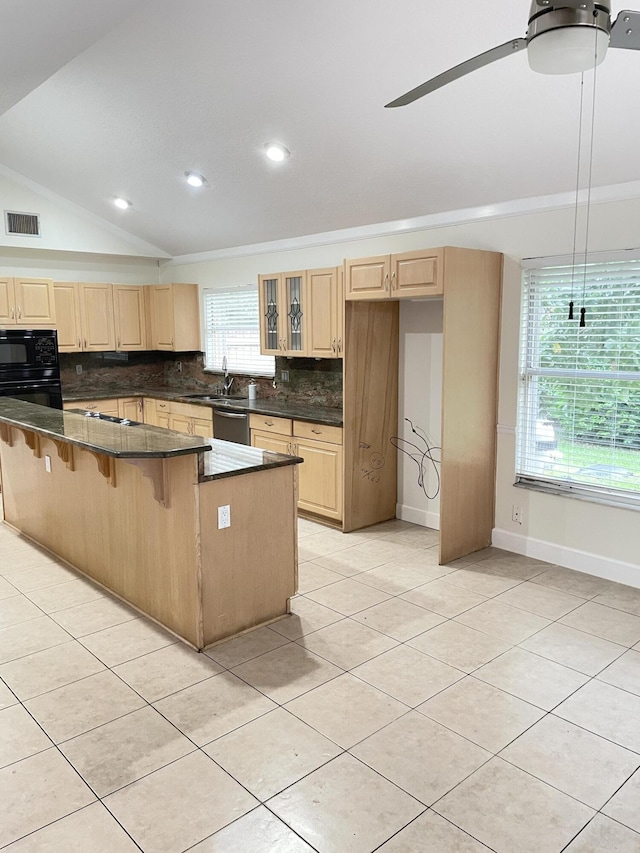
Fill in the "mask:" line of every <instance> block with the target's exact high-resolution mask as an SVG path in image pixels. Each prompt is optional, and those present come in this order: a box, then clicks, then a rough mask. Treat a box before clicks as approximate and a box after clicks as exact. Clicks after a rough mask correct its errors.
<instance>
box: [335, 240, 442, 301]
mask: <svg viewBox="0 0 640 853" xmlns="http://www.w3.org/2000/svg"><path fill="white" fill-rule="evenodd" d="M344 277H345V293H346V299H347V300H359V299H360V300H367V301H372V300H377V299H403V298H406V299H409V298H419V297H425V296H442V294H443V283H444V256H443V250H442V249H427V250H423V251H417V252H402V253H399V254H395V255H379V256H377V257H372V258H358V259H355V260H346V261H345V262H344Z"/></svg>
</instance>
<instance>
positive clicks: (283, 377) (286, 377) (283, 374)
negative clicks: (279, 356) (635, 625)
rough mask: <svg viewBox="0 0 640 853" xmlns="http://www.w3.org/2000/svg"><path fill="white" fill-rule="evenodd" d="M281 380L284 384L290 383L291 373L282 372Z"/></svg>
mask: <svg viewBox="0 0 640 853" xmlns="http://www.w3.org/2000/svg"><path fill="white" fill-rule="evenodd" d="M280 379H281V381H282V382H288V381H289V371H288V370H281V371H280Z"/></svg>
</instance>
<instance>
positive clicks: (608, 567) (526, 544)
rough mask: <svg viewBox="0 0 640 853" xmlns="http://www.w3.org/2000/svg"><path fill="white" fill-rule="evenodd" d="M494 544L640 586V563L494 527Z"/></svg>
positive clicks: (506, 549)
mask: <svg viewBox="0 0 640 853" xmlns="http://www.w3.org/2000/svg"><path fill="white" fill-rule="evenodd" d="M492 544H493V545H494V546H495V547H496V548H504V549H505V551H513V552H514V553H515V554H523V555H525V556H527V557H535V559H537V560H544V561H545V562H547V563H554V564H555V565H557V566H564V567H565V568H567V569H576V570H577V571H579V572H585V573H586V574H588V575H595V576H596V577H599V578H605V579H606V580H610V581H616V582H617V583H624V584H627V586H635V587H638V588H640V566H638V565H637V564H635V563H625V562H623V561H622V560H612V559H611V558H609V557H605V556H602V555H601V554H592V553H589V552H588V551H579V550H578V549H577V548H567V547H565V546H564V545H558V544H556V543H555V542H545V541H544V540H542V539H532V538H531V537H528V536H521V535H520V534H518V533H512V532H511V531H509V530H501V529H498V528H496V529H494V530H493V536H492Z"/></svg>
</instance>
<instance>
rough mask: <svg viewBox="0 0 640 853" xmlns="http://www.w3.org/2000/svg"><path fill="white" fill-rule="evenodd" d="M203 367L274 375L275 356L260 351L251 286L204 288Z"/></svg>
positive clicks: (254, 289) (255, 298)
mask: <svg viewBox="0 0 640 853" xmlns="http://www.w3.org/2000/svg"><path fill="white" fill-rule="evenodd" d="M204 326H205V367H206V369H207V370H222V359H223V358H224V357H226V359H227V368H228V370H229V372H230V373H244V374H247V375H248V376H274V375H275V358H274V357H273V356H268V355H262V354H261V353H260V319H259V310H258V289H257V287H256V286H255V285H247V286H246V287H233V288H221V289H219V290H213V289H212V290H209V289H207V290H205V291H204Z"/></svg>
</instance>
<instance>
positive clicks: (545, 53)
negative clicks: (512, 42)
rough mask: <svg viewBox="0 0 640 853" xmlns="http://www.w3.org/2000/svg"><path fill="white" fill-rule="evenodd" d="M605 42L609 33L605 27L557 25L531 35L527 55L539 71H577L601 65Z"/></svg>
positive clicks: (543, 72) (607, 43)
mask: <svg viewBox="0 0 640 853" xmlns="http://www.w3.org/2000/svg"><path fill="white" fill-rule="evenodd" d="M608 46H609V34H608V33H606V32H605V31H604V30H601V29H597V28H595V27H587V26H576V27H560V28H558V29H555V30H547V31H546V32H542V33H540V35H537V36H536V37H535V38H533V39H531V41H530V42H529V44H528V46H527V58H528V60H529V67H530V68H531V69H532V71H537V72H538V73H540V74H576V73H578V72H580V71H587V70H588V69H589V68H593V67H594V66H595V65H600V63H601V62H602V61H603V59H604V58H605V56H606V53H607V47H608ZM594 60H595V61H594Z"/></svg>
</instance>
